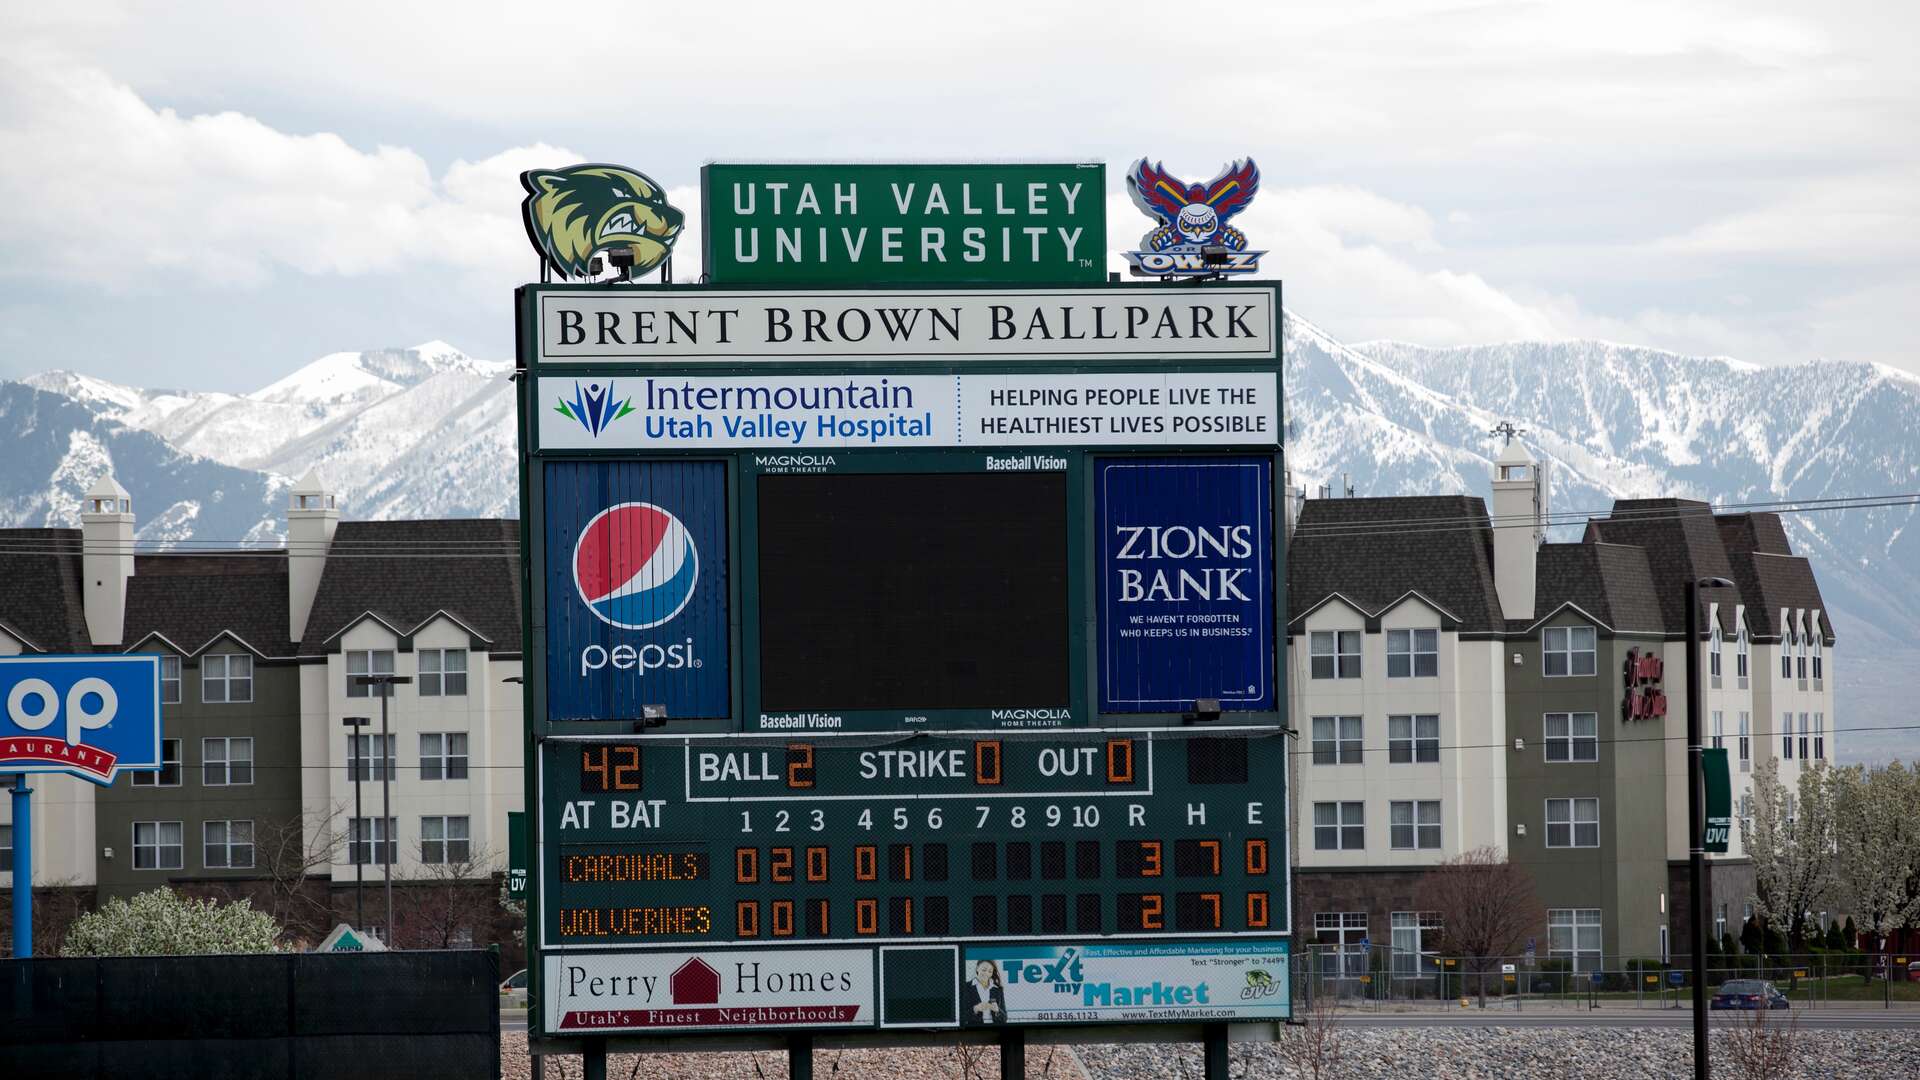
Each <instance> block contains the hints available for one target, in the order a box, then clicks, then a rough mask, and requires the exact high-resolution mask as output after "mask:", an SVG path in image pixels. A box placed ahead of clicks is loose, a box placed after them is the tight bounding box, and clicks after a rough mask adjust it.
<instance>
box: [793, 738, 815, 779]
mask: <svg viewBox="0 0 1920 1080" xmlns="http://www.w3.org/2000/svg"><path fill="white" fill-rule="evenodd" d="M787 786H788V787H790V788H810V787H812V786H813V744H812V743H803V742H793V743H788V744H787Z"/></svg>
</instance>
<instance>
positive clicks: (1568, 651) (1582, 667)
mask: <svg viewBox="0 0 1920 1080" xmlns="http://www.w3.org/2000/svg"><path fill="white" fill-rule="evenodd" d="M1594 641H1595V637H1594V630H1593V627H1591V626H1551V627H1548V628H1547V630H1546V631H1545V632H1544V633H1543V634H1542V635H1541V638H1540V645H1541V655H1543V656H1544V657H1545V658H1546V668H1545V673H1546V674H1548V675H1591V674H1593V672H1594Z"/></svg>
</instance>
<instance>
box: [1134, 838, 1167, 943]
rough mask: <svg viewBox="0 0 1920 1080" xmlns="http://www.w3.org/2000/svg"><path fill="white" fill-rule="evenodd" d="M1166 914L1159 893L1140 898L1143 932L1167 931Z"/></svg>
mask: <svg viewBox="0 0 1920 1080" xmlns="http://www.w3.org/2000/svg"><path fill="white" fill-rule="evenodd" d="M1155 846H1158V845H1155ZM1165 914H1166V909H1165V905H1163V904H1162V903H1161V901H1160V894H1159V893H1147V894H1146V895H1144V896H1142V897H1141V898H1140V928H1141V929H1142V930H1163V929H1165V928H1166V923H1167V920H1166V917H1165Z"/></svg>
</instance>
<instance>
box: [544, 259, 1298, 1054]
mask: <svg viewBox="0 0 1920 1080" xmlns="http://www.w3.org/2000/svg"><path fill="white" fill-rule="evenodd" d="M1279 312H1280V308H1279V291H1278V286H1277V285H1273V284H1259V283H1251V284H1250V283H1234V284H1233V285H1231V286H1227V285H1220V286H1214V285H1206V286H1194V285H1177V286H1176V285H1148V286H1121V285H1113V286H1109V287H1105V288H1090V287H1083V288H1075V289H1044V288H1023V289H1017V290H995V291H985V292H982V291H968V290H942V291H933V290H878V291H871V292H864V293H863V292H859V291H855V290H835V291H824V290H823V291H810V290H792V289H788V290H720V289H712V288H706V287H664V288H663V287H645V286H611V287H603V286H596V287H590V288H581V287H578V286H570V287H562V286H529V287H526V288H524V289H522V290H521V293H520V337H521V355H522V367H523V369H524V370H525V376H524V377H523V378H522V379H521V380H520V405H521V420H522V444H523V449H524V453H523V507H524V513H523V520H524V521H525V522H526V523H527V528H526V542H527V546H528V555H529V560H528V561H529V581H528V592H527V597H526V610H527V620H528V663H527V671H528V702H529V706H528V708H529V717H528V736H529V742H528V752H529V757H528V761H529V763H530V764H531V765H533V766H534V767H533V768H532V769H530V770H529V771H530V775H529V778H528V786H529V791H528V798H529V804H530V807H531V809H532V821H533V824H534V834H535V836H536V837H537V838H538V839H537V847H536V854H535V859H534V866H533V882H532V887H531V889H530V897H529V925H530V933H529V939H530V942H531V944H532V946H533V950H534V953H535V959H534V960H533V961H532V962H531V963H530V965H529V967H530V969H531V970H532V972H533V982H534V986H533V988H532V989H533V997H534V999H535V1001H536V1003H537V1008H536V1010H535V1011H534V1014H533V1017H534V1023H535V1024H536V1027H537V1029H538V1030H539V1031H542V1032H544V1033H546V1034H547V1035H564V1034H578V1033H592V1034H620V1033H623V1032H627V1033H646V1034H656V1035H657V1034H672V1033H679V1032H685V1033H702V1034H707V1035H711V1034H712V1033H714V1032H716V1031H754V1030H783V1029H784V1030H801V1031H814V1030H830V1029H841V1030H850V1031H856V1032H857V1031H859V1030H863V1029H864V1030H877V1029H918V1030H939V1029H943V1028H948V1029H951V1028H961V1027H967V1026H990V1025H1036V1024H1138V1023H1155V1022H1184V1023H1194V1022H1218V1021H1224V1020H1257V1019H1268V1020H1271V1019H1280V1018H1285V1017H1286V1016H1287V1015H1288V1012H1289V1009H1290V1001H1289V997H1288V994H1287V986H1288V978H1287V975H1288V964H1289V960H1290V956H1289V927H1290V925H1291V922H1292V916H1291V910H1290V890H1289V880H1290V878H1289V873H1288V867H1289V863H1290V859H1289V856H1288V852H1287V849H1286V843H1287V821H1288V805H1287V797H1286V791H1285V775H1286V754H1287V752H1288V748H1287V739H1286V737H1285V735H1284V727H1285V724H1284V714H1283V711H1282V709H1283V707H1282V705H1281V702H1283V701H1284V700H1285V692H1284V687H1283V685H1282V684H1281V677H1282V670H1283V665H1282V664H1281V663H1280V662H1279V657H1280V654H1279V650H1280V649H1281V648H1282V647H1283V645H1282V642H1283V641H1284V638H1283V637H1282V636H1281V634H1280V629H1279V622H1280V619H1281V618H1282V615H1281V612H1283V611H1284V605H1283V603H1282V602H1281V579H1282V576H1283V575H1282V573H1281V568H1282V567H1283V566H1284V555H1283V552H1282V550H1281V530H1280V528H1279V527H1278V526H1279V522H1278V506H1279V500H1278V498H1277V496H1276V492H1277V485H1278V484H1279V482H1280V477H1281V472H1282V471H1281V469H1280V459H1279V446H1278V437H1277V431H1278V425H1279V422H1280V417H1279V414H1280V408H1279V400H1280V397H1279V336H1280V329H1279V318H1280V315H1279Z"/></svg>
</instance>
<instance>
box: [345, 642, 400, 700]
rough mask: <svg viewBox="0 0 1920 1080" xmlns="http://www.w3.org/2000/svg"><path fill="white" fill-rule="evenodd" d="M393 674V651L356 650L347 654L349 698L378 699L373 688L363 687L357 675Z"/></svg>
mask: <svg viewBox="0 0 1920 1080" xmlns="http://www.w3.org/2000/svg"><path fill="white" fill-rule="evenodd" d="M391 674H393V650H392V649H355V650H352V651H351V652H348V653H347V696H348V697H378V696H380V695H378V694H375V693H374V692H373V687H371V686H362V685H361V684H360V680H358V679H356V678H354V676H355V675H391Z"/></svg>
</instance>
